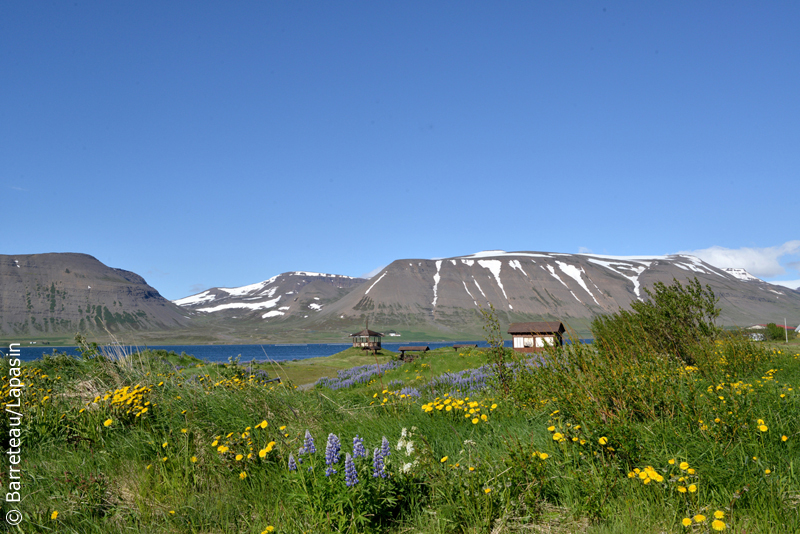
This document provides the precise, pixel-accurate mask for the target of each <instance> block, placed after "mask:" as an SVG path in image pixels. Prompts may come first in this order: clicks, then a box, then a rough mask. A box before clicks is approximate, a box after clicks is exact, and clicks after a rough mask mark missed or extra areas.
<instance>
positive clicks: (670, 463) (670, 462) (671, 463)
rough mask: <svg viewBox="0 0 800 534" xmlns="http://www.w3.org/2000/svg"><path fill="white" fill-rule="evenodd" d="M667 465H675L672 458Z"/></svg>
mask: <svg viewBox="0 0 800 534" xmlns="http://www.w3.org/2000/svg"><path fill="white" fill-rule="evenodd" d="M667 463H668V464H669V465H675V459H674V458H673V459H670V460H669V461H668V462H667Z"/></svg>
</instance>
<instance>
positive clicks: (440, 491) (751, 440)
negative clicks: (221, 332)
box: [2, 345, 800, 534]
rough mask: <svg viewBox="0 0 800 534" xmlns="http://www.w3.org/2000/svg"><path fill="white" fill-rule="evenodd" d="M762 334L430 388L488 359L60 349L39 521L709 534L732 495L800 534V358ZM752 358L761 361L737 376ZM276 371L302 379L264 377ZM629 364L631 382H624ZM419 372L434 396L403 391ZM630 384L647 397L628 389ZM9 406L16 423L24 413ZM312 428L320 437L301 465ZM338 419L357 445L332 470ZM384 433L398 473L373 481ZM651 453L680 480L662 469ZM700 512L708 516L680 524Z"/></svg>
mask: <svg viewBox="0 0 800 534" xmlns="http://www.w3.org/2000/svg"><path fill="white" fill-rule="evenodd" d="M763 348H764V346H763V345H762V346H756V347H753V346H751V345H747V346H739V347H738V348H736V351H735V352H733V351H732V350H728V349H727V348H724V347H722V346H716V347H714V348H713V351H712V352H711V353H710V354H709V357H710V360H709V363H708V364H707V367H701V368H699V369H698V370H697V371H686V370H685V369H684V368H683V367H679V366H674V365H671V364H667V363H665V364H664V365H662V366H657V367H652V369H654V371H653V372H654V373H655V372H656V371H657V372H658V373H664V375H663V377H662V378H660V379H659V380H657V381H654V380H653V379H654V378H655V377H656V375H655V374H653V373H651V374H647V373H646V372H645V371H643V369H645V368H644V367H637V365H638V364H636V363H635V362H625V366H623V367H619V368H617V367H615V366H614V364H613V363H612V362H605V363H603V362H602V361H601V360H598V359H597V358H596V355H594V354H593V353H591V354H589V353H587V354H584V355H582V356H581V358H583V359H582V360H580V361H581V362H589V361H591V362H594V363H593V364H592V365H593V367H585V368H584V369H583V370H580V371H576V372H575V374H570V376H568V377H564V376H562V377H560V378H559V379H558V380H561V381H558V380H557V378H558V377H556V376H554V375H552V374H550V375H549V374H547V373H546V372H545V371H537V370H534V371H533V375H531V376H528V375H525V374H523V375H519V376H518V379H517V383H515V389H514V395H515V397H504V396H502V395H500V394H499V393H498V392H497V391H496V390H495V389H494V388H493V387H492V386H491V385H489V386H488V387H487V388H485V389H483V390H480V391H474V392H459V391H450V390H448V388H441V387H440V388H439V389H437V390H436V391H435V393H434V392H431V390H430V384H431V381H432V379H434V378H436V377H441V376H442V375H443V374H444V373H455V372H458V371H461V370H465V369H475V368H479V367H481V366H482V365H484V364H486V363H487V359H486V358H487V354H486V352H484V351H480V350H467V351H458V352H456V351H454V350H453V349H452V348H443V349H438V350H436V351H431V352H429V353H426V354H424V355H421V356H419V357H418V358H416V359H415V360H414V361H412V362H410V363H405V364H403V365H400V366H399V367H397V368H395V369H391V370H389V371H387V372H386V373H384V374H383V375H381V376H376V377H373V378H372V379H371V380H368V381H367V382H365V383H362V384H360V385H356V386H353V387H351V388H347V389H340V390H331V389H328V388H325V387H319V386H318V387H314V388H311V389H308V390H304V389H303V388H297V389H295V387H294V386H297V385H301V384H313V383H315V382H316V381H317V380H318V379H319V378H320V377H322V376H329V377H334V376H336V374H337V373H338V371H340V370H344V369H349V368H351V367H354V366H361V365H367V364H375V363H376V360H377V363H381V364H383V363H386V362H389V361H390V360H391V359H392V358H393V357H394V356H395V355H393V354H390V353H388V352H386V351H383V354H381V355H378V356H377V357H376V356H373V355H367V354H364V353H363V352H362V351H358V350H352V349H348V350H347V351H344V352H342V353H340V354H338V355H335V356H332V357H328V358H315V359H311V360H299V361H293V362H281V364H280V365H277V364H274V367H273V366H272V365H270V364H268V365H267V366H266V367H262V368H256V369H253V368H248V364H246V363H244V364H240V365H237V364H236V363H235V362H231V363H229V364H226V365H211V364H206V363H204V362H201V361H199V360H196V359H194V358H191V357H190V356H188V355H177V354H174V353H167V352H163V351H158V352H156V351H153V352H146V353H144V354H135V355H120V357H119V358H115V359H109V360H106V359H91V360H80V359H73V358H69V357H66V356H56V357H53V356H48V357H45V358H42V359H40V360H37V361H36V362H32V363H30V364H26V365H25V366H24V367H23V370H24V373H25V377H24V378H25V381H26V383H27V386H26V389H25V396H24V399H23V401H24V407H23V413H24V417H23V423H22V424H23V427H24V438H25V439H24V444H23V447H22V457H23V464H22V465H23V470H24V471H23V473H24V477H23V486H22V490H21V492H20V493H21V494H22V495H23V497H24V498H23V501H22V502H21V503H19V506H18V509H19V510H20V511H22V512H23V514H24V520H23V523H22V525H21V527H22V530H20V531H24V532H67V533H70V532H73V533H86V532H98V533H118V532H134V533H151V532H152V533H156V532H158V533H160V532H175V533H184V532H192V533H203V534H207V533H222V532H225V533H227V532H231V533H234V532H235V533H257V534H258V533H262V532H264V531H265V530H268V528H267V527H269V526H273V527H275V531H276V532H337V531H343V532H344V531H347V532H388V533H398V534H399V533H405V532H425V533H427V532H431V533H455V532H464V533H479V532H485V533H489V532H493V533H494V532H497V533H500V532H592V533H626V534H627V533H648V532H652V533H662V532H691V533H698V532H712V530H711V526H710V525H711V522H712V521H713V520H714V518H713V515H712V514H713V513H714V512H715V511H721V512H723V513H724V522H725V524H726V531H728V532H747V533H761V532H763V533H768V532H769V533H772V532H786V533H789V532H797V531H800V514H798V505H800V473H798V468H799V467H800V466H798V461H797V458H800V445H799V444H800V415H799V414H800V398H798V389H800V360H799V359H798V358H800V357H799V356H797V355H796V354H795V352H797V351H796V350H795V351H791V350H784V349H786V347H780V346H777V345H776V346H775V350H770V351H766V350H762V349H763ZM587 350H591V349H587ZM710 350H711V349H710ZM726 351H727V352H726ZM570 354H572V356H570ZM720 354H724V355H725V358H726V359H725V363H724V364H720V363H719V362H720V361H722V360H721V356H720ZM563 358H564V360H563V362H562V363H563V364H564V365H571V364H572V363H571V362H573V363H574V362H577V361H578V360H576V359H575V358H576V357H575V355H574V353H569V352H567V353H565V355H564V356H563ZM570 358H571V359H570ZM734 358H740V359H742V358H744V359H747V361H748V362H750V364H749V367H747V366H740V367H736V369H744V370H740V371H737V373H738V374H733V373H734V371H733V369H734V367H735V366H734V362H733V359H734ZM642 365H644V363H642ZM648 365H651V364H648ZM652 365H655V364H652ZM176 366H177V367H176ZM726 366H727V367H726ZM745 367H746V368H745ZM564 369H567V367H564ZM647 369H651V367H648V368H647ZM748 369H749V370H748ZM258 370H266V371H267V372H268V373H269V377H270V378H272V377H274V376H280V377H281V378H282V379H283V382H282V383H281V384H276V383H265V382H264V381H263V378H262V377H261V376H260V375H259V374H258V373H257V372H256V371H258ZM623 370H625V371H626V372H627V373H628V374H619V373H621V372H622V371H623ZM2 372H3V376H4V377H5V378H4V383H3V385H4V388H5V390H4V391H3V394H4V395H6V396H7V393H8V391H7V390H8V384H9V382H8V376H9V375H8V368H7V367H6V368H4V369H3V371H2ZM562 374H563V372H562ZM657 376H659V377H660V376H662V375H657ZM623 379H624V380H626V381H632V382H630V384H628V385H631V387H630V388H626V387H623V386H624V384H622V383H621V382H615V380H620V381H621V380H623ZM637 381H640V382H637ZM390 384H391V386H390ZM637 384H638V385H637ZM137 385H138V386H139V387H138V388H137V387H136V386H137ZM645 386H647V388H650V389H647V391H649V392H650V393H648V397H647V398H648V399H650V400H651V401H652V402H651V404H657V401H658V400H659V398H661V397H663V398H665V399H668V400H669V402H667V403H664V404H662V405H660V406H661V407H660V408H659V409H660V410H661V412H658V413H656V414H655V415H653V416H648V415H647V414H646V413H645V412H643V411H636V410H633V408H631V410H633V411H630V412H625V411H624V409H625V408H624V407H635V406H637V405H636V404H635V402H634V400H635V399H634V398H633V396H635V393H636V389H637V388H644V387H645ZM125 387H128V389H127V390H126V391H127V393H126V392H125V391H121V390H122V389H123V388H125ZM403 387H413V388H416V389H417V390H418V391H420V393H421V397H419V398H417V397H413V396H412V397H407V396H401V395H400V393H399V392H400V390H401V388H403ZM572 388H576V389H572ZM709 388H710V389H709ZM718 388H719V389H718ZM134 389H135V394H131V391H132V390H134ZM445 390H447V391H445ZM115 391H116V393H117V396H116V400H115V397H114V392H115ZM600 392H608V394H609V397H607V398H600V397H599V396H598V395H599V393H600ZM106 395H110V396H109V397H108V398H105V396H106ZM575 395H583V396H584V397H586V398H591V399H592V400H590V401H589V402H584V400H585V399H583V397H581V398H576V397H575ZM615 395H616V397H615ZM621 395H630V396H631V398H630V399H629V402H628V403H627V404H624V406H623V404H622V403H621V401H622V400H623V399H622V398H621ZM781 395H783V396H781ZM720 396H722V397H725V399H724V400H725V402H724V403H723V402H722V401H721V400H720V399H719V398H718V397H720ZM98 397H99V398H98ZM8 399H10V397H7V400H8ZM129 399H130V403H127V401H128V400H129ZM145 403H147V404H145ZM459 403H460V404H459ZM470 403H475V404H473V405H472V407H470ZM670 403H671V404H670ZM448 406H450V407H451V409H450V410H448V409H447V408H448ZM453 406H456V408H453ZM597 406H601V407H602V406H606V407H608V408H607V409H604V410H605V411H604V410H598V409H597ZM144 408H147V410H146V411H145V410H144ZM612 408H613V409H614V410H617V411H616V412H614V411H613V410H612ZM470 409H472V410H476V411H474V413H471V414H470V413H468V411H469V410H470ZM729 412H730V413H729ZM667 413H669V414H671V416H669V417H667V416H666V415H665V414H667ZM136 414H139V415H138V416H137V415H136ZM465 415H466V416H467V417H465ZM481 415H485V416H486V417H485V420H483V419H481V417H480V416H481ZM715 419H719V422H716V421H715ZM759 419H761V420H763V421H764V423H763V424H764V426H765V427H766V430H765V431H762V430H760V429H759V426H760V424H759V421H758V420H759ZM262 421H266V423H267V424H266V425H265V427H264V428H262V427H261V423H262ZM473 421H476V422H473ZM106 423H107V424H106ZM2 424H3V429H2V432H3V434H4V435H8V433H9V430H10V426H9V425H10V422H9V420H8V418H5V419H4V421H3V423H2ZM403 429H406V430H405V432H406V436H405V438H403V437H402V432H403ZM306 431H308V432H309V433H310V435H311V436H313V438H314V439H315V442H316V443H315V444H316V449H317V452H316V453H315V454H313V455H309V454H306V455H304V458H305V461H304V463H302V464H300V466H299V467H300V469H299V470H298V471H294V472H292V471H289V469H288V462H289V455H290V454H291V455H292V456H293V458H294V459H297V458H298V457H299V456H300V455H299V454H298V449H299V448H300V447H302V446H304V440H305V435H306ZM330 433H334V434H336V435H337V436H338V437H339V438H340V440H341V453H342V456H341V460H340V462H339V463H338V464H337V465H336V466H335V467H336V469H337V471H338V472H337V473H336V474H334V475H332V476H331V477H326V476H325V474H324V472H325V469H326V468H327V467H328V466H326V465H325V461H324V452H325V443H326V438H327V436H328V435H329V434H330ZM557 434H560V435H561V439H554V438H556V436H557ZM356 435H358V436H359V437H361V438H363V442H364V445H365V447H366V449H367V451H368V457H367V458H366V459H361V458H359V459H357V460H356V462H355V467H356V470H357V474H358V478H359V482H358V484H356V485H355V486H353V487H352V488H348V487H347V486H346V485H345V480H344V471H345V469H344V465H343V461H344V454H345V453H352V452H353V441H352V440H353V438H354V437H355V436H356ZM384 436H385V437H386V438H387V439H388V441H389V444H390V446H391V454H390V456H389V457H388V458H387V460H386V467H387V472H388V473H389V476H388V477H387V478H380V477H378V478H374V477H373V476H372V472H373V463H372V455H373V450H374V449H375V448H379V447H380V446H381V441H382V438H383V437H384ZM782 436H786V440H785V441H784V440H783V439H782ZM573 438H574V440H573ZM401 440H402V442H401ZM408 442H412V443H413V445H411V446H408V444H407V443H408ZM270 444H272V445H270ZM220 447H223V450H222V451H220V449H219V448H220ZM224 447H227V450H225V449H224ZM412 449H413V450H412ZM260 452H263V457H262V456H261V455H260V454H259V453H260ZM238 454H241V455H242V457H241V458H240V459H237V455H238ZM248 455H251V456H250V457H249V458H248ZM670 460H674V463H672V464H671V463H670ZM681 462H687V463H688V468H687V469H681V465H680V464H681ZM308 467H313V470H312V471H311V472H309V471H308ZM648 468H649V469H651V470H652V471H648ZM636 469H638V470H639V472H643V473H658V476H660V477H663V480H661V481H659V480H658V479H657V478H658V477H655V476H654V478H652V479H651V480H649V481H648V483H646V484H645V483H644V479H642V478H640V477H639V474H638V473H639V472H636V471H635V470H636ZM688 469H692V470H694V473H690V472H689V470H688ZM767 470H769V473H767ZM629 473H633V477H632V478H631V477H629ZM681 477H684V478H685V480H680V479H681ZM6 480H8V479H7V478H6ZM692 484H694V485H695V486H696V491H690V490H689V489H688V488H690V487H691V485H692ZM681 487H684V488H687V491H686V492H685V493H683V492H681V491H680V489H679V488H681ZM3 506H4V513H5V511H7V510H8V509H9V508H10V507H11V505H10V503H4V505H3ZM54 512H57V514H56V516H55V518H53V514H54ZM697 514H703V515H705V516H706V517H707V519H706V521H705V522H702V523H697V522H696V521H693V524H692V526H691V527H689V528H685V527H683V526H682V524H681V521H682V520H683V519H685V518H687V517H694V516H695V515H697Z"/></svg>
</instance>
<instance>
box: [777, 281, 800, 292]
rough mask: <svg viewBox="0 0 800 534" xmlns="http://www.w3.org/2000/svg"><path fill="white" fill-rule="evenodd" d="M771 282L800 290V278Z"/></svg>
mask: <svg viewBox="0 0 800 534" xmlns="http://www.w3.org/2000/svg"><path fill="white" fill-rule="evenodd" d="M770 284H774V285H776V286H783V287H788V288H789V289H798V290H800V280H773V281H772V282H770Z"/></svg>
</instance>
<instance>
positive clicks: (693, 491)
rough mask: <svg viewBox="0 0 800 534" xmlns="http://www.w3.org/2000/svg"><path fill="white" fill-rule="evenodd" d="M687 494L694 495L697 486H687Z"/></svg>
mask: <svg viewBox="0 0 800 534" xmlns="http://www.w3.org/2000/svg"><path fill="white" fill-rule="evenodd" d="M688 489H689V493H695V492H696V491H697V484H689V488H688Z"/></svg>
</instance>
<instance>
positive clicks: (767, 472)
mask: <svg viewBox="0 0 800 534" xmlns="http://www.w3.org/2000/svg"><path fill="white" fill-rule="evenodd" d="M770 473H772V469H764V474H765V475H768V474H770Z"/></svg>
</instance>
